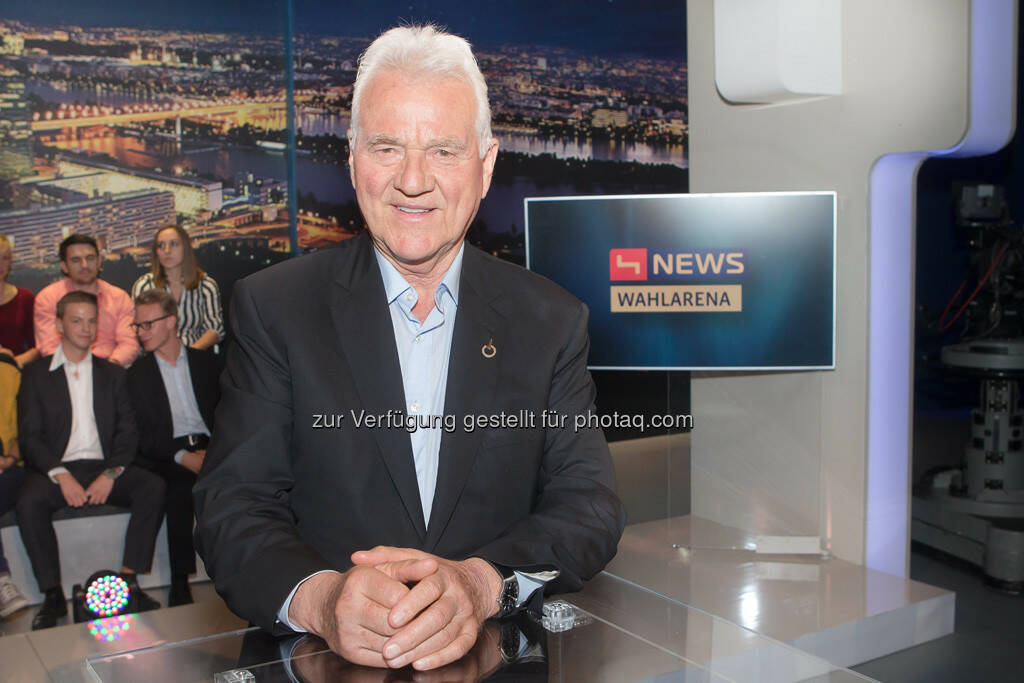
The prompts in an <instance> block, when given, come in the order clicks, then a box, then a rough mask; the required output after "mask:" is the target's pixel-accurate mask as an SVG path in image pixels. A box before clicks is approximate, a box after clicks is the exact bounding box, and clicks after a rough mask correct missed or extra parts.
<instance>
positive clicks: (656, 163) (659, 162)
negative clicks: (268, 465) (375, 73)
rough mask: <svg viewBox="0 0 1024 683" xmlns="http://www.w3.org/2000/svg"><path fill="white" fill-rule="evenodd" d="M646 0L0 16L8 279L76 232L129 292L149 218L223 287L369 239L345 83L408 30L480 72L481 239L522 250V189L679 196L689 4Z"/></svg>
mask: <svg viewBox="0 0 1024 683" xmlns="http://www.w3.org/2000/svg"><path fill="white" fill-rule="evenodd" d="M637 4H638V3H632V4H631V5H630V8H629V9H628V11H627V8H626V6H625V5H624V4H621V5H620V3H618V2H612V1H610V2H607V3H592V2H580V1H578V0H576V1H574V2H567V3H560V5H559V8H558V9H552V8H551V7H550V6H549V4H547V3H546V4H541V3H539V2H534V1H532V0H530V1H528V2H522V3H507V5H508V6H505V7H500V8H490V7H487V8H486V9H482V8H481V5H479V4H474V3H469V2H463V1H462V0H458V1H447V2H433V3H430V5H429V7H428V6H427V5H425V4H424V5H422V7H420V6H419V5H418V3H411V4H410V3H409V2H404V3H393V2H376V3H372V7H370V6H369V5H370V3H363V4H362V5H361V6H356V7H353V6H352V4H351V3H349V4H342V3H328V2H319V1H316V0H294V2H292V3H291V5H290V6H289V5H286V4H285V3H284V2H268V1H266V0H256V1H254V2H248V3H242V2H237V1H235V0H230V1H227V2H224V1H220V0H212V1H211V2H203V3H200V2H197V1H195V0H182V1H179V2H174V3H169V2H167V3H162V2H158V3H147V4H146V7H145V8H144V9H140V8H139V7H136V6H135V5H134V4H133V3H129V2H126V1H124V0H116V1H112V2H110V1H108V2H99V1H98V0H96V1H92V0H77V1H76V2H74V3H72V2H69V1H68V0H63V1H57V0H41V1H40V2H37V3H35V6H31V7H22V8H19V9H16V10H10V9H9V10H6V11H5V13H4V16H3V17H2V18H0V234H5V235H7V236H8V237H9V239H10V240H11V242H12V244H13V253H14V266H13V272H12V275H11V281H12V282H14V283H15V284H19V285H21V286H24V287H28V288H29V289H32V290H36V291H38V290H39V289H41V288H42V287H43V286H45V285H46V284H48V283H49V282H52V281H53V280H55V279H56V278H57V277H58V276H59V268H58V265H57V260H58V256H57V246H58V244H59V243H60V241H61V240H62V239H63V238H64V237H66V236H67V235H68V234H70V233H73V232H83V233H88V234H91V235H94V236H95V237H96V238H97V239H98V240H99V242H100V245H101V248H102V251H103V258H104V265H103V267H104V273H103V277H104V279H106V280H107V281H109V282H111V283H113V284H116V285H118V286H121V287H130V285H131V283H132V282H133V281H134V280H135V278H137V277H138V276H139V275H140V274H141V273H142V272H144V271H145V270H147V269H148V267H149V259H150V247H151V243H152V240H153V237H154V234H155V232H156V230H157V229H158V228H159V227H162V226H167V225H170V224H178V225H181V226H182V227H184V228H185V229H186V230H187V231H188V233H189V235H190V236H191V237H192V239H193V243H194V246H195V248H196V253H197V256H198V258H199V261H200V263H202V264H203V267H204V268H205V269H206V270H208V271H209V272H210V273H211V274H212V275H213V276H214V277H215V278H216V279H217V280H218V281H219V282H221V284H222V287H223V289H224V290H225V291H224V295H225V298H226V299H227V298H228V296H229V293H230V283H231V282H233V281H234V280H235V279H237V278H238V277H241V276H244V275H245V274H247V273H249V272H252V271H254V270H256V269H259V268H262V267H264V266H266V265H268V264H271V263H274V262H276V261H279V260H281V259H284V258H287V257H288V256H289V255H290V254H291V253H292V252H293V250H294V251H297V252H299V253H302V252H307V251H312V250H318V249H324V248H329V247H330V246H331V245H332V244H335V243H337V242H339V241H341V240H344V239H347V238H349V237H351V236H352V235H355V234H357V233H358V232H359V231H360V230H362V228H363V224H362V218H361V216H360V214H359V210H358V208H357V206H356V203H355V196H354V191H353V189H352V186H351V182H350V180H349V171H348V168H347V164H346V161H347V157H348V142H347V139H346V131H347V129H348V123H349V112H350V107H351V97H352V84H353V80H354V78H355V73H356V71H355V70H356V67H357V63H358V57H359V54H360V53H361V52H362V50H363V49H365V47H366V46H367V45H368V44H369V42H370V41H371V40H372V39H373V38H374V37H376V35H378V34H379V33H380V32H381V31H383V30H386V29H387V28H389V27H391V26H394V25H396V24H398V23H402V22H405V23H423V22H427V21H430V22H434V23H437V24H439V25H441V26H445V27H446V28H447V29H448V30H451V31H453V32H455V33H457V34H460V35H462V36H464V37H466V38H467V39H468V40H469V41H470V42H471V43H473V46H474V50H475V52H476V54H477V56H478V59H479V61H480V66H481V69H482V70H483V72H484V75H485V77H486V79H487V82H488V87H489V96H490V103H491V107H492V111H493V127H494V133H495V135H496V136H497V138H498V140H499V150H500V151H499V158H498V162H497V169H496V172H495V176H494V181H493V184H492V187H491V190H490V192H489V194H488V197H487V199H485V200H484V202H483V203H482V204H481V208H480V212H479V214H478V216H477V218H476V221H475V223H474V226H473V227H472V229H471V231H470V240H471V242H473V243H474V244H476V245H478V246H481V247H483V248H484V249H486V250H488V251H491V252H493V253H495V254H497V255H499V256H502V257H503V258H506V259H509V260H512V261H516V262H519V263H522V261H523V258H524V249H523V247H524V243H523V228H524V226H523V222H524V219H523V199H524V198H525V197H539V196H565V195H580V194H633V193H653V192H685V191H686V190H687V113H686V103H687V94H686V93H687V72H686V45H685V35H686V26H685V4H684V3H681V2H678V1H677V0H673V1H672V2H668V1H658V2H651V1H645V2H640V3H639V5H642V6H643V7H637ZM641 10H643V11H641ZM567 26H575V27H576V30H573V31H569V30H566V27H567ZM289 88H290V89H289ZM289 93H290V94H291V97H289ZM289 106H291V107H292V112H291V113H290V112H289ZM292 185H294V186H292ZM293 235H294V242H293ZM225 303H226V302H225Z"/></svg>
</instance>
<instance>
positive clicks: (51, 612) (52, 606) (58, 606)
mask: <svg viewBox="0 0 1024 683" xmlns="http://www.w3.org/2000/svg"><path fill="white" fill-rule="evenodd" d="M67 613H68V601H67V599H66V598H65V597H64V590H63V589H62V588H61V587H60V586H57V587H56V588H50V589H49V590H47V591H46V595H45V596H44V597H43V606H42V607H40V608H39V611H38V612H36V616H35V617H34V618H33V619H32V630H33V631H38V630H40V629H44V628H53V627H54V626H56V625H57V620H58V619H60V618H61V617H63V616H67Z"/></svg>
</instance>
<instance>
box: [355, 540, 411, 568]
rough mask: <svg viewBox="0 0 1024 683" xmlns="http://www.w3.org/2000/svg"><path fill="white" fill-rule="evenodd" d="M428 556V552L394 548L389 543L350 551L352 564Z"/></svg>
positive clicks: (376, 563) (367, 563)
mask: <svg viewBox="0 0 1024 683" xmlns="http://www.w3.org/2000/svg"><path fill="white" fill-rule="evenodd" d="M427 557H430V555H429V554H428V553H425V552H423V551H421V550H413V549H412V548H394V547H392V546H389V545H378V546H377V547H375V548H371V549H370V550H357V551H356V552H354V553H352V557H351V560H352V564H358V565H371V566H372V565H378V564H384V563H385V562H401V561H403V560H422V559H424V558H427Z"/></svg>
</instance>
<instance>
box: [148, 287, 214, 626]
mask: <svg viewBox="0 0 1024 683" xmlns="http://www.w3.org/2000/svg"><path fill="white" fill-rule="evenodd" d="M132 328H133V329H134V330H135V331H136V333H137V334H138V336H139V341H140V342H141V343H142V347H143V348H144V349H145V350H146V354H145V355H144V356H143V357H142V358H140V359H139V360H138V361H136V362H135V364H134V365H132V367H131V368H130V369H129V370H128V389H129V391H130V393H131V395H132V403H133V405H134V407H135V416H136V420H137V422H138V425H139V431H140V435H139V454H138V457H136V459H135V464H137V465H139V466H141V467H144V468H146V469H148V470H150V471H152V472H155V473H156V474H158V475H160V477H161V478H163V480H164V483H165V484H166V485H167V497H166V500H165V504H164V508H165V511H166V513H167V550H168V554H169V555H170V563H171V592H170V596H169V598H168V601H167V603H168V606H170V607H174V606H175V605H186V604H189V603H191V602H192V592H191V590H190V589H189V585H188V576H189V574H194V573H195V571H196V554H195V549H194V548H193V546H192V521H193V515H194V512H193V507H192V485H193V484H195V482H196V475H197V474H199V469H200V468H201V467H202V466H203V459H204V458H205V456H206V445H207V443H208V442H209V440H210V430H209V425H212V424H213V411H214V408H215V407H216V406H217V400H218V399H219V398H220V389H219V386H218V384H217V360H216V356H215V355H214V353H213V352H212V351H210V350H202V349H195V348H189V347H186V346H185V345H184V344H182V343H181V341H179V339H178V335H177V329H178V306H177V304H175V302H174V298H173V297H172V296H171V295H170V293H169V292H167V291H165V290H163V289H148V290H146V291H144V292H142V293H141V294H140V295H139V296H138V297H136V299H135V322H133V323H132Z"/></svg>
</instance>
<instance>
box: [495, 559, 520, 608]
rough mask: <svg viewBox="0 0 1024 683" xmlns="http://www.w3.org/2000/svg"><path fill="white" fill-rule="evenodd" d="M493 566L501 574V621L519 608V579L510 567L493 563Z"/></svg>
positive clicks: (499, 604)
mask: <svg viewBox="0 0 1024 683" xmlns="http://www.w3.org/2000/svg"><path fill="white" fill-rule="evenodd" d="M491 566H492V567H494V568H495V569H497V570H498V573H499V574H501V592H500V593H499V594H498V614H496V615H495V616H497V617H498V618H499V619H501V618H503V617H507V616H509V615H510V614H512V613H513V612H515V611H516V609H517V608H518V607H519V579H518V578H517V577H516V573H515V571H514V570H513V569H511V568H510V567H505V566H503V565H500V564H494V563H493V562H492V563H491Z"/></svg>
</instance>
